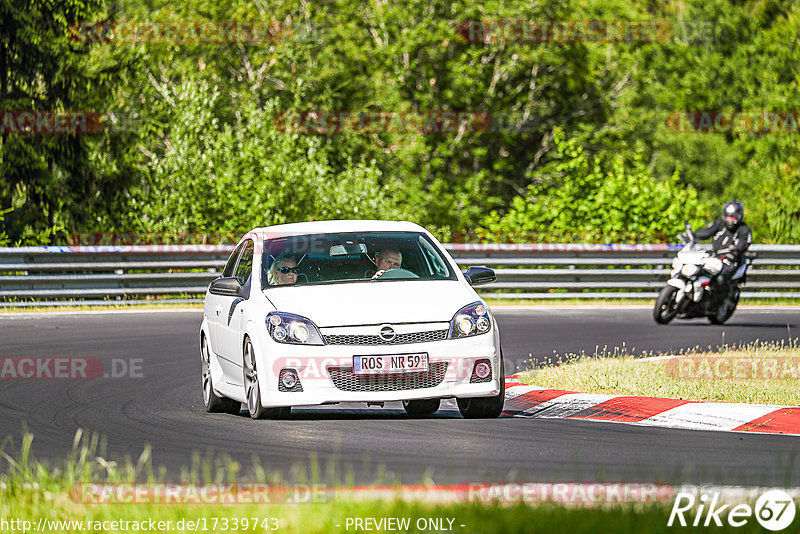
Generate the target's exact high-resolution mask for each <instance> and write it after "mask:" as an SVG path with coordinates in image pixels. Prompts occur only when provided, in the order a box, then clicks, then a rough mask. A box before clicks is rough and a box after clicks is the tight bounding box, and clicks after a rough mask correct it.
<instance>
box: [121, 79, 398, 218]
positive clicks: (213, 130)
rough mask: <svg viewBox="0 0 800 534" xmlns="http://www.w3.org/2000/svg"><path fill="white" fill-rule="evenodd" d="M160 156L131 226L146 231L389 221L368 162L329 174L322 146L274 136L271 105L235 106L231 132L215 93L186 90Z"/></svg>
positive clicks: (203, 87) (196, 87) (177, 98)
mask: <svg viewBox="0 0 800 534" xmlns="http://www.w3.org/2000/svg"><path fill="white" fill-rule="evenodd" d="M170 97H171V99H172V100H173V101H174V102H175V108H174V110H173V111H172V116H173V119H172V121H171V124H172V127H171V129H170V132H169V134H168V135H167V137H166V138H165V140H164V142H165V144H166V146H167V149H166V151H165V152H164V154H163V155H162V156H160V157H151V158H150V159H149V161H148V162H147V164H146V169H147V172H148V174H149V179H148V181H147V190H146V191H145V190H142V191H141V192H140V194H141V196H137V197H135V198H134V200H133V202H132V208H133V211H132V212H131V213H130V218H131V220H134V219H137V222H138V224H139V225H140V226H141V228H142V229H143V230H145V229H146V230H154V231H172V230H173V229H175V228H181V229H183V230H187V231H240V232H243V231H246V230H249V229H250V228H252V227H255V226H268V225H271V224H280V223H286V222H297V221H302V220H309V219H316V220H320V219H348V218H382V217H383V218H393V217H396V216H397V215H398V214H397V213H396V212H395V211H394V210H393V209H392V206H391V205H390V203H389V202H388V200H387V198H386V195H385V193H384V191H383V190H382V189H381V187H380V185H379V180H380V178H381V173H380V171H379V170H378V169H376V168H375V167H374V164H373V163H372V162H364V161H361V162H354V163H349V164H348V165H347V167H346V168H344V169H335V168H334V167H333V166H332V165H331V163H330V161H329V158H328V155H327V154H326V151H325V149H324V147H323V146H322V143H321V142H320V140H319V139H318V138H316V137H312V136H303V135H297V134H294V135H286V134H284V133H281V132H279V131H277V130H276V129H275V127H274V115H275V113H274V112H275V109H276V107H277V104H276V102H275V101H268V102H264V103H262V109H258V108H257V107H256V106H255V105H254V104H253V103H252V102H240V105H239V107H238V109H237V112H238V114H239V118H238V120H237V122H236V123H235V124H226V123H223V122H222V121H220V120H219V119H218V118H217V117H216V114H215V112H214V110H216V109H218V107H219V106H220V105H221V100H222V98H221V94H220V91H219V90H218V89H214V88H211V87H209V86H208V85H207V84H206V83H204V82H201V83H197V84H189V83H185V84H183V85H182V86H181V87H180V88H178V90H177V92H176V93H174V94H171V95H170Z"/></svg>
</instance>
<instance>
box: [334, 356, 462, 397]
mask: <svg viewBox="0 0 800 534" xmlns="http://www.w3.org/2000/svg"><path fill="white" fill-rule="evenodd" d="M445 373H447V362H432V363H431V364H430V365H429V366H428V370H427V371H419V372H414V373H387V374H374V375H357V374H355V373H353V368H352V367H328V374H329V375H330V377H331V380H333V384H334V385H335V386H336V387H337V389H341V390H342V391H404V390H407V389H421V388H432V387H436V386H438V385H439V384H441V383H442V380H444V375H445Z"/></svg>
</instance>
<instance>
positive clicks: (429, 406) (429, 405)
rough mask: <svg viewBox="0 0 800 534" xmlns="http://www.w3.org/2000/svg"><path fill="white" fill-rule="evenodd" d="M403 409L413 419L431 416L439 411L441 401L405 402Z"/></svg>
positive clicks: (420, 400) (421, 400)
mask: <svg viewBox="0 0 800 534" xmlns="http://www.w3.org/2000/svg"><path fill="white" fill-rule="evenodd" d="M403 409H404V410H405V411H406V413H407V414H408V415H410V416H411V417H422V416H425V415H431V414H433V413H436V411H437V410H438V409H439V399H419V400H404V401H403Z"/></svg>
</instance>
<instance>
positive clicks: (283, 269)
mask: <svg viewBox="0 0 800 534" xmlns="http://www.w3.org/2000/svg"><path fill="white" fill-rule="evenodd" d="M276 270H277V271H278V272H280V273H283V274H289V273H294V274H297V267H279V268H278V269H276Z"/></svg>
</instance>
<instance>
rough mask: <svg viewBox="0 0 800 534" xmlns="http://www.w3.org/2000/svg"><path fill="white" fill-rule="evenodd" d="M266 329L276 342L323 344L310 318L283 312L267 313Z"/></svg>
mask: <svg viewBox="0 0 800 534" xmlns="http://www.w3.org/2000/svg"><path fill="white" fill-rule="evenodd" d="M267 331H269V335H270V337H272V339H274V340H275V341H277V342H278V343H290V344H294V345H324V344H325V342H324V341H323V340H322V335H320V333H319V329H318V328H317V326H316V325H315V324H314V323H312V322H311V320H309V319H306V318H305V317H301V316H299V315H294V314H292V313H285V312H272V313H270V314H269V315H267Z"/></svg>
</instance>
